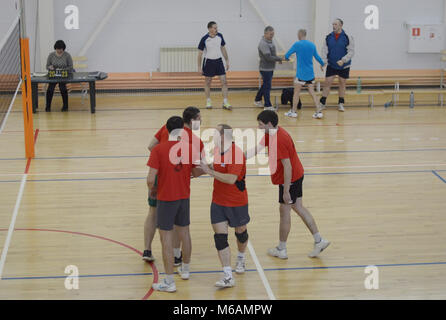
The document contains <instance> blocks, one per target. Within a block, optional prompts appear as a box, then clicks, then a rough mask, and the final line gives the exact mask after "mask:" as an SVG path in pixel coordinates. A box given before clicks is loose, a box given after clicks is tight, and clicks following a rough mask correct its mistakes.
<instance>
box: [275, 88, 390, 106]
mask: <svg viewBox="0 0 446 320" xmlns="http://www.w3.org/2000/svg"><path fill="white" fill-rule="evenodd" d="M304 92H305V91H304ZM337 94H338V92H337V91H330V95H337ZM383 94H384V91H383V90H367V91H364V90H362V91H361V92H360V93H358V92H356V91H353V90H346V91H345V96H346V97H347V96H355V97H358V96H368V99H369V104H368V106H369V107H373V106H374V97H375V96H376V95H383ZM301 95H302V91H301ZM316 95H317V96H321V95H322V91H321V92H316ZM281 96H282V92H281V91H271V97H274V106H275V107H276V109H277V108H278V107H279V104H278V102H277V98H280V97H281Z"/></svg>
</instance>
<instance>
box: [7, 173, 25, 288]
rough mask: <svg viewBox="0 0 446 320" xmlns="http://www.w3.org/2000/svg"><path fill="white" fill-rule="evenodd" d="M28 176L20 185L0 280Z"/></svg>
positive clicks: (23, 178)
mask: <svg viewBox="0 0 446 320" xmlns="http://www.w3.org/2000/svg"><path fill="white" fill-rule="evenodd" d="M27 176H28V175H27V174H24V175H23V177H22V182H21V184H20V190H19V194H18V195H17V200H16V202H15V207H14V212H13V214H12V218H11V223H10V224H9V229H8V235H7V236H6V241H5V244H4V246H3V250H2V256H1V257H0V280H1V278H2V275H3V267H4V266H5V261H6V255H7V254H8V249H9V244H10V243H11V238H12V234H13V232H14V226H15V221H16V219H17V215H18V213H19V208H20V203H21V202H22V197H23V191H24V190H25V185H26V178H27Z"/></svg>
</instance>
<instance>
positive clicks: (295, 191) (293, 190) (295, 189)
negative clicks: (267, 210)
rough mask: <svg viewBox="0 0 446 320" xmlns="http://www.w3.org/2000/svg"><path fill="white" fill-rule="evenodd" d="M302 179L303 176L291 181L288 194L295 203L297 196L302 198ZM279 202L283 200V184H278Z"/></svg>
mask: <svg viewBox="0 0 446 320" xmlns="http://www.w3.org/2000/svg"><path fill="white" fill-rule="evenodd" d="M303 181H304V176H302V178H300V179H299V180H296V181H294V182H291V185H290V196H291V200H292V201H293V203H296V199H297V198H302V182H303ZM279 203H284V202H283V185H282V184H280V185H279Z"/></svg>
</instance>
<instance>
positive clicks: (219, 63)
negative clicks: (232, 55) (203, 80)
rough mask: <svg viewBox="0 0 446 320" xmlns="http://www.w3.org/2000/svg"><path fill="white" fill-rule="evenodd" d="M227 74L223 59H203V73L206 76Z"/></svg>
mask: <svg viewBox="0 0 446 320" xmlns="http://www.w3.org/2000/svg"><path fill="white" fill-rule="evenodd" d="M225 74H226V70H225V65H224V64H223V59H222V58H219V59H215V60H214V59H206V58H205V59H204V60H203V75H204V76H205V77H214V76H223V75H225Z"/></svg>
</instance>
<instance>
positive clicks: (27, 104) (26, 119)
mask: <svg viewBox="0 0 446 320" xmlns="http://www.w3.org/2000/svg"><path fill="white" fill-rule="evenodd" d="M20 51H21V61H22V109H23V124H24V134H25V154H26V158H28V159H30V158H34V129H33V112H32V99H31V72H30V64H29V63H30V62H29V39H28V38H21V39H20Z"/></svg>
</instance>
